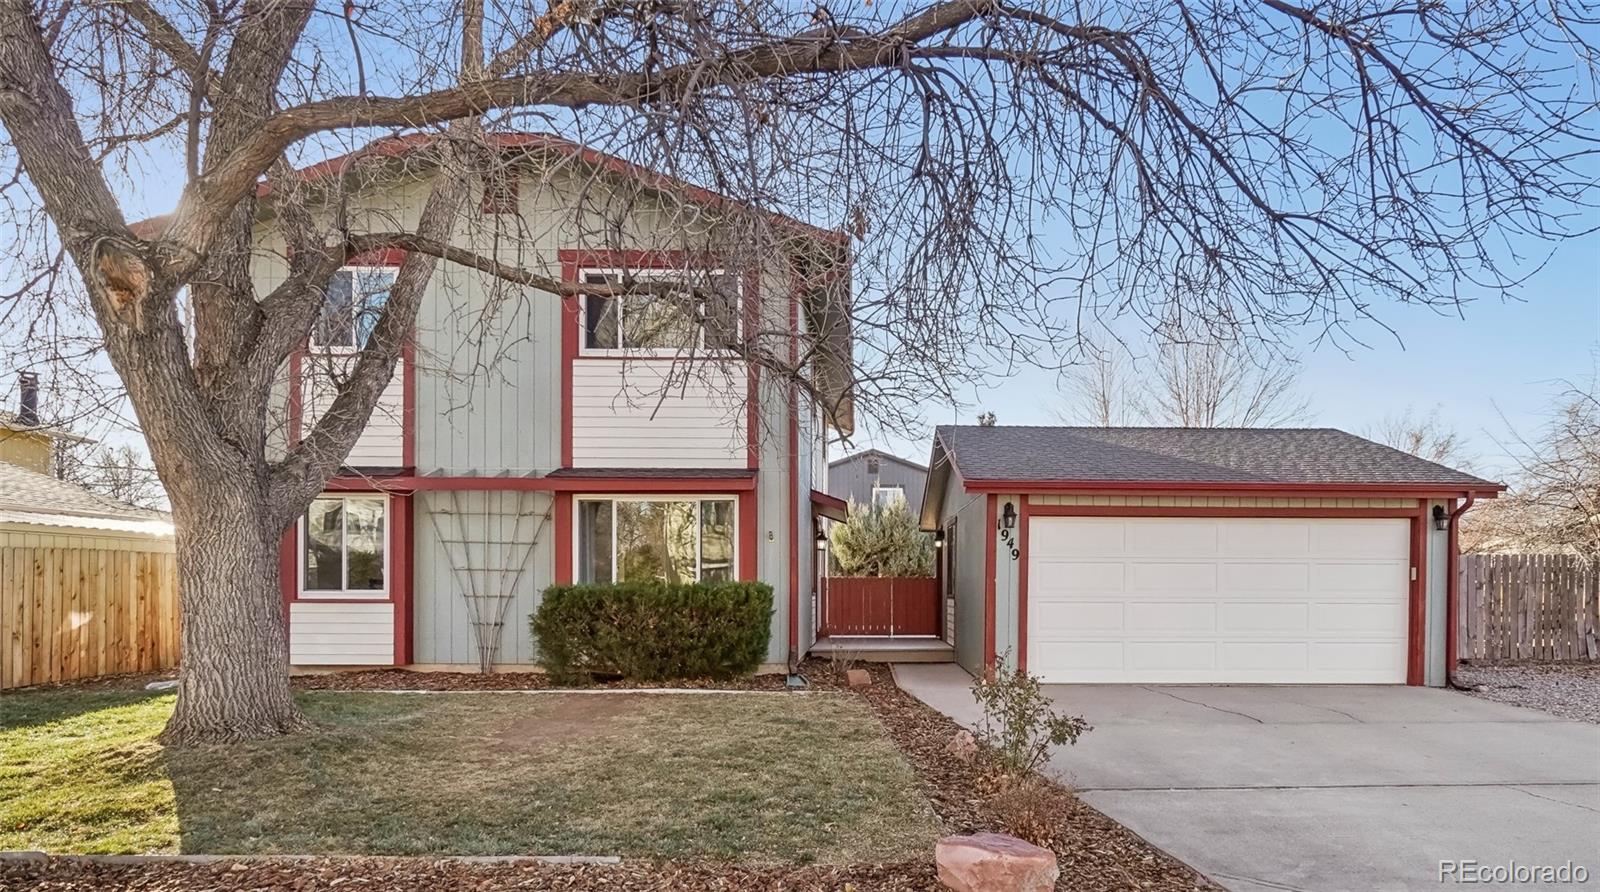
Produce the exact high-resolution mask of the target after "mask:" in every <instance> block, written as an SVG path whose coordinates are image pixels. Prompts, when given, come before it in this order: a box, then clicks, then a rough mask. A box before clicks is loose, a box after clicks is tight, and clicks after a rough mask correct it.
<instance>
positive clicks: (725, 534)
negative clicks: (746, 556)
mask: <svg viewBox="0 0 1600 892" xmlns="http://www.w3.org/2000/svg"><path fill="white" fill-rule="evenodd" d="M700 578H701V580H703V581H705V582H731V581H732V580H733V578H734V570H733V502H731V501H715V502H709V501H708V502H701V503H700Z"/></svg>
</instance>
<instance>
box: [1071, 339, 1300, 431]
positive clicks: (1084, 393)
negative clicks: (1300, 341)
mask: <svg viewBox="0 0 1600 892" xmlns="http://www.w3.org/2000/svg"><path fill="white" fill-rule="evenodd" d="M1299 375H1300V364H1299V361H1298V360H1297V359H1296V358H1295V357H1293V356H1289V355H1285V354H1280V353H1277V352H1275V351H1266V350H1260V351H1258V350H1256V349H1253V348H1252V347H1251V346H1250V345H1249V344H1247V343H1246V342H1243V341H1210V342H1197V341H1192V340H1169V341H1163V342H1162V343H1161V344H1160V345H1159V346H1158V347H1157V348H1156V350H1155V356H1154V358H1152V359H1151V360H1149V361H1148V364H1147V366H1146V367H1145V368H1144V369H1141V368H1140V364H1139V363H1138V362H1137V361H1136V360H1131V359H1127V358H1125V357H1124V355H1123V354H1122V353H1120V352H1119V351H1118V350H1116V349H1112V350H1100V351H1096V352H1095V353H1094V354H1093V359H1092V360H1091V361H1089V362H1086V363H1082V364H1079V365H1077V366H1074V367H1072V368H1070V369H1068V370H1067V371H1066V372H1065V373H1063V387H1062V391H1063V396H1064V397H1065V400H1064V405H1063V406H1061V407H1060V408H1058V410H1057V413H1056V414H1057V416H1058V417H1060V418H1062V419H1063V420H1065V421H1069V422H1087V423H1089V424H1094V425H1097V426H1102V427H1112V426H1117V425H1123V424H1134V423H1136V424H1149V425H1173V426H1177V427H1273V426H1282V425H1287V424H1295V423H1299V422H1302V421H1304V420H1305V419H1306V418H1307V416H1308V415H1309V414H1310V407H1309V405H1308V404H1307V403H1306V401H1305V399H1304V398H1303V397H1301V396H1299V394H1298V392H1297V390H1296V381H1297V380H1298V379H1299Z"/></svg>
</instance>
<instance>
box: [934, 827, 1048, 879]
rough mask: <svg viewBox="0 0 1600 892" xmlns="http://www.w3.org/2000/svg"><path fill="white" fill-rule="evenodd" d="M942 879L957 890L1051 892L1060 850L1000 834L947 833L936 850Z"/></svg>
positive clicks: (935, 855)
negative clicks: (1055, 850)
mask: <svg viewBox="0 0 1600 892" xmlns="http://www.w3.org/2000/svg"><path fill="white" fill-rule="evenodd" d="M934 860H935V861H936V862H937V863H938V865H939V882H941V883H943V884H944V885H945V886H946V887H948V888H950V889H954V890H955V892H1049V890H1051V889H1054V888H1055V885H1056V880H1057V878H1059V877H1060V876H1061V868H1060V866H1059V865H1057V864H1056V853H1055V852H1052V851H1050V850H1049V849H1044V848H1040V847H1039V846H1036V845H1033V844H1032V843H1027V842H1023V841H1022V840H1020V839H1017V838H1016V837H1014V836H1005V835H1002V834H999V833H976V834H973V835H972V836H947V837H945V838H944V839H941V840H939V844H938V845H937V846H936V847H935V849H934Z"/></svg>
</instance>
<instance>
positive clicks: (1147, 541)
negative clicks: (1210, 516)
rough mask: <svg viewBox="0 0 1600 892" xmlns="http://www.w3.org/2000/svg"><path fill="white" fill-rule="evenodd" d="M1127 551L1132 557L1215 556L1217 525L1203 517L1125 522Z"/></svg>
mask: <svg viewBox="0 0 1600 892" xmlns="http://www.w3.org/2000/svg"><path fill="white" fill-rule="evenodd" d="M1126 527H1127V532H1126V534H1125V538H1126V539H1127V542H1128V551H1127V553H1128V554H1129V555H1130V556H1133V557H1163V558H1168V557H1215V556H1216V554H1217V536H1218V533H1217V525H1216V524H1214V523H1212V522H1210V521H1207V520H1173V519H1169V518H1155V519H1152V520H1151V522H1149V523H1142V524H1129V525H1126Z"/></svg>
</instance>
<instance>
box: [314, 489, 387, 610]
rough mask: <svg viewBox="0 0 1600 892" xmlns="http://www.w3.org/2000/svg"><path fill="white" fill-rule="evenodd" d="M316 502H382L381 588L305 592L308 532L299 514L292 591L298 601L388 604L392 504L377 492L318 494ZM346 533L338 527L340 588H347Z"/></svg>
mask: <svg viewBox="0 0 1600 892" xmlns="http://www.w3.org/2000/svg"><path fill="white" fill-rule="evenodd" d="M317 498H318V499H344V500H349V499H381V500H383V588H381V589H373V588H336V589H333V588H318V589H307V588H306V541H307V538H308V536H309V535H310V531H309V530H307V529H306V513H307V511H309V510H310V506H309V505H308V506H307V509H306V511H302V512H300V519H299V520H298V521H297V522H296V523H295V546H296V550H295V574H296V576H297V577H298V578H297V580H296V586H295V589H296V591H297V592H298V593H299V600H301V601H327V600H334V601H349V600H360V601H388V600H389V599H390V598H389V583H390V580H391V579H392V578H393V577H392V576H391V575H390V572H389V567H390V564H391V562H392V561H393V560H394V549H393V548H392V547H390V546H391V544H392V543H391V542H390V533H391V531H393V529H394V503H393V500H391V499H390V498H389V496H388V495H387V494H385V493H377V492H324V493H318V494H317ZM348 539H349V531H348V527H347V526H341V528H340V533H339V583H340V585H341V586H348V585H349V584H350V549H349V543H348Z"/></svg>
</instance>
